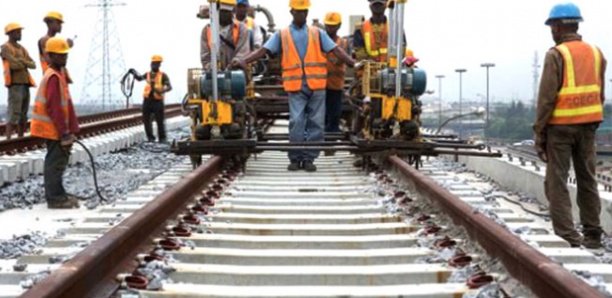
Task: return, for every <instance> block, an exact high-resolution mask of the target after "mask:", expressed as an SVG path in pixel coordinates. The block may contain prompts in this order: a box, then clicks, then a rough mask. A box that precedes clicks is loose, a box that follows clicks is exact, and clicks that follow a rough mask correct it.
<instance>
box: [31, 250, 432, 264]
mask: <svg viewBox="0 0 612 298" xmlns="http://www.w3.org/2000/svg"><path fill="white" fill-rule="evenodd" d="M46 252H47V251H46V250H45V252H43V255H44V254H45V253H46ZM433 254H434V252H433V251H431V250H430V249H427V248H420V247H417V248H384V249H383V248H378V249H351V250H343V249H331V250H319V249H235V248H211V247H207V248H201V247H195V248H184V249H181V250H179V251H177V252H173V254H172V256H173V258H174V259H176V260H177V261H179V262H182V263H193V264H221V265H243V266H366V265H392V264H409V263H414V262H415V261H416V260H417V259H421V258H425V257H427V256H430V255H433ZM36 257H38V256H36Z"/></svg>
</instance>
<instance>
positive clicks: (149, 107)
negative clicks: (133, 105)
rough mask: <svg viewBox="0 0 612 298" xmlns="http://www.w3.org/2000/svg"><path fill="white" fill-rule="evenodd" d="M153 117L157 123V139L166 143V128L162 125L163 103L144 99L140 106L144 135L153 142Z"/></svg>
mask: <svg viewBox="0 0 612 298" xmlns="http://www.w3.org/2000/svg"><path fill="white" fill-rule="evenodd" d="M153 117H155V122H156V123H157V137H158V138H159V141H160V142H161V141H166V126H165V123H164V118H165V117H164V102H163V101H161V100H154V99H145V100H144V103H143V104H142V121H143V122H144V127H145V133H146V134H147V139H149V141H154V140H155V136H154V135H153V127H152V125H151V121H152V119H151V118H153Z"/></svg>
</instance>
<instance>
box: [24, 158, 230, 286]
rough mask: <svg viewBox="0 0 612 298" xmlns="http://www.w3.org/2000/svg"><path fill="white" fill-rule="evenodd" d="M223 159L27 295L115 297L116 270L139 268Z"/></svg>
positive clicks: (172, 190) (140, 212)
mask: <svg viewBox="0 0 612 298" xmlns="http://www.w3.org/2000/svg"><path fill="white" fill-rule="evenodd" d="M222 165H223V158H221V157H212V158H210V159H209V160H208V161H207V162H206V163H205V164H203V165H202V166H200V167H199V168H197V169H196V170H194V171H193V172H192V173H190V174H189V175H188V176H186V177H185V178H183V179H182V180H181V181H179V182H178V183H177V184H175V185H174V186H173V187H172V188H170V189H168V190H166V191H165V192H163V193H162V194H161V195H159V196H158V197H157V198H156V199H155V200H153V201H151V202H149V203H148V204H147V205H145V206H144V207H143V208H142V209H140V210H138V211H136V212H135V213H134V214H132V215H131V216H130V217H128V218H126V219H125V220H124V221H123V222H121V223H120V224H119V225H117V226H115V227H114V228H112V229H111V230H110V231H108V232H107V233H105V234H104V236H102V237H101V238H100V239H98V240H96V241H95V242H93V243H92V244H91V245H90V246H88V247H87V248H86V249H85V250H83V251H81V252H80V253H79V254H77V255H76V256H75V257H74V258H72V259H71V260H69V261H67V262H66V263H64V264H63V266H61V267H60V268H59V269H57V270H55V271H53V272H52V273H51V275H49V276H48V277H47V278H45V279H44V280H42V281H41V282H39V283H38V284H36V286H34V287H33V288H32V289H30V290H29V291H27V292H25V293H24V294H23V295H22V296H21V297H23V298H40V297H48V298H53V297H109V296H110V295H112V293H113V292H114V291H116V290H117V289H118V287H119V283H118V282H117V281H116V279H115V276H116V274H117V273H119V272H125V271H129V270H128V269H126V268H131V269H132V270H133V269H135V268H136V266H137V263H136V261H135V257H136V254H137V253H138V252H142V251H141V249H142V248H145V247H147V246H149V243H152V239H153V238H154V237H155V235H156V234H157V233H159V232H160V231H162V230H163V228H164V227H165V223H166V221H167V220H168V219H170V218H172V217H173V216H174V215H176V214H177V213H178V212H179V211H180V210H181V209H184V208H183V207H184V206H185V205H186V204H187V203H188V202H190V201H191V199H192V198H193V195H194V194H196V193H197V192H199V191H201V190H202V189H203V188H204V187H206V186H207V185H208V182H209V181H210V180H211V179H212V178H214V177H215V176H216V174H218V173H219V172H220V171H221V167H222ZM149 248H150V247H149Z"/></svg>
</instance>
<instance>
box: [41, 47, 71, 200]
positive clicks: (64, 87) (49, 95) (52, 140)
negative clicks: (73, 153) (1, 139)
mask: <svg viewBox="0 0 612 298" xmlns="http://www.w3.org/2000/svg"><path fill="white" fill-rule="evenodd" d="M69 50H70V46H69V44H68V41H67V40H65V39H63V38H60V37H51V38H49V39H48V40H47V42H46V44H45V52H46V53H47V58H48V59H49V60H48V61H49V69H47V71H46V72H45V75H44V76H43V78H42V81H41V82H40V87H39V88H38V92H37V94H36V99H35V102H34V110H33V113H32V121H31V123H30V132H31V135H32V136H33V137H38V138H43V139H45V140H46V141H47V155H46V156H45V168H44V185H45V197H46V199H47V206H48V207H49V208H58V209H71V208H79V201H78V199H77V198H76V197H75V196H73V195H69V194H67V193H66V190H65V189H64V186H63V183H62V176H63V174H64V171H65V170H66V166H67V165H68V160H69V157H70V150H71V148H72V144H73V143H74V141H75V140H76V137H75V134H76V133H77V132H79V122H78V120H77V117H76V114H75V112H74V107H73V105H72V98H71V96H70V91H69V90H68V86H69V85H68V82H67V81H66V77H65V75H64V73H62V71H61V70H62V69H63V68H64V67H66V61H67V60H68V51H69Z"/></svg>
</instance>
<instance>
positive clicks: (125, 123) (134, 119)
mask: <svg viewBox="0 0 612 298" xmlns="http://www.w3.org/2000/svg"><path fill="white" fill-rule="evenodd" d="M180 113H181V108H180V106H179V105H169V106H166V117H174V116H178V115H180ZM83 118H84V122H83V123H81V124H82V125H81V131H80V132H79V133H78V134H77V137H88V136H93V135H96V134H100V133H106V132H110V131H114V130H119V129H123V128H126V127H130V126H136V125H141V124H142V114H141V113H140V109H138V108H134V109H127V110H121V111H116V112H107V113H102V114H97V115H89V116H84V117H83ZM79 121H81V118H79ZM44 144H45V141H44V140H42V139H39V138H33V137H30V136H26V137H23V138H15V137H14V138H12V139H10V140H2V141H0V154H13V153H17V152H25V151H27V150H33V149H37V148H41V147H43V146H44Z"/></svg>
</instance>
